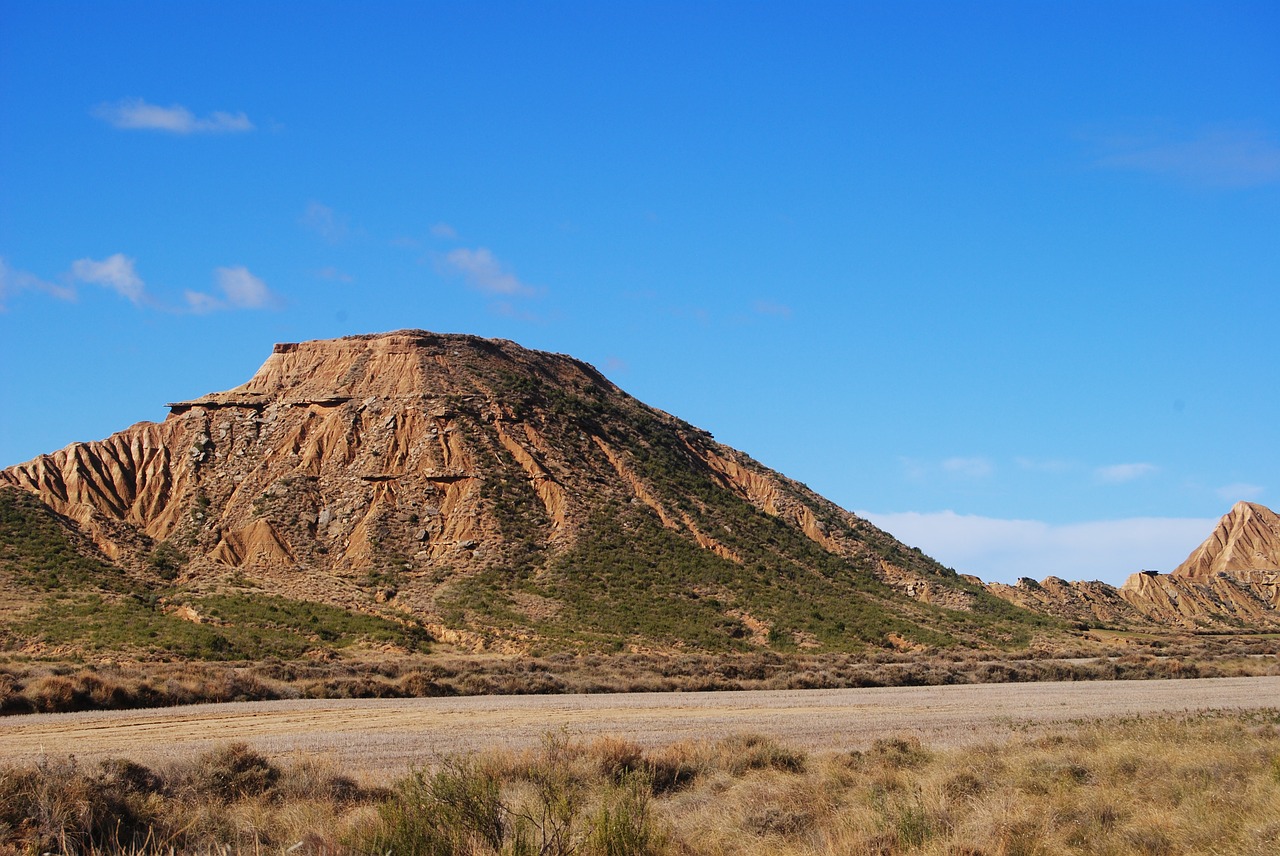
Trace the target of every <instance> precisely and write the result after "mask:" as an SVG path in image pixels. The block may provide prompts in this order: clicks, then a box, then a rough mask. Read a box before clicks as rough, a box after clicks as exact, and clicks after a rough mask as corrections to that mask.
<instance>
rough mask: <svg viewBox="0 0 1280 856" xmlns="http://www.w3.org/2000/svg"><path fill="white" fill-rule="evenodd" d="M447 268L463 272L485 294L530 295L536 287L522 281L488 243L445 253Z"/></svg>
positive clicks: (445, 265)
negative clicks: (486, 246) (494, 252)
mask: <svg viewBox="0 0 1280 856" xmlns="http://www.w3.org/2000/svg"><path fill="white" fill-rule="evenodd" d="M444 268H445V270H446V271H448V272H451V273H457V274H461V275H462V277H463V278H464V279H465V280H466V281H467V284H468V285H470V286H471V287H472V288H474V289H475V290H476V291H482V292H484V293H485V294H504V295H508V296H512V297H529V296H531V295H533V294H534V293H535V292H536V290H535V289H534V288H533V287H531V286H529V285H526V284H525V283H523V282H521V281H520V280H519V279H518V278H517V277H516V275H515V274H513V273H511V272H510V271H509V270H507V269H506V268H505V267H504V266H503V265H502V263H500V262H499V261H498V259H497V257H496V256H494V254H493V253H491V252H490V251H489V250H487V249H485V248H484V247H479V248H477V249H474V250H469V249H466V248H464V247H459V248H458V249H456V250H451V251H450V252H449V253H448V254H446V255H445V257H444Z"/></svg>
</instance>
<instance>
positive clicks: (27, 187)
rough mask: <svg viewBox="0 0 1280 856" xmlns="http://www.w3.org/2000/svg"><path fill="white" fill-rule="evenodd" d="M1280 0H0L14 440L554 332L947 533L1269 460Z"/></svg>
mask: <svg viewBox="0 0 1280 856" xmlns="http://www.w3.org/2000/svg"><path fill="white" fill-rule="evenodd" d="M1278 40H1280V6H1276V5H1275V4H1274V3H1269V2H1260V3H1230V2H1214V3H1177V2H1150V3H1132V2H1130V3H1126V2H1105V3H1090V2H1071V3H1066V2H1036V3H1030V2H1017V3H997V2H986V3H966V2H937V3H934V2H910V0H906V2H886V3H856V2H850V3H786V4H783V3H763V4H762V3H737V2H735V3H729V2H725V3H626V2H622V3H558V2H543V3H534V2H528V3H483V2H481V3H432V2H413V3H366V4H354V3H313V4H296V3H282V2H280V3H269V2H268V3H229V2H224V3H216V4H205V3H198V2H197V3H182V4H176V3H127V2H124V3H97V2H86V3H65V2H48V3H38V4H37V3H27V2H21V3H19V2H11V0H0V465H9V464H13V463H18V462H20V461H24V460H27V459H29V458H32V457H34V456H36V455H38V454H40V453H41V452H45V451H51V450H54V449H57V448H60V447H62V446H63V445H65V444H67V443H69V442H72V441H76V440H91V439H98V438H101V437H105V436H107V435H108V434H110V433H112V432H113V431H116V430H120V429H122V428H124V427H126V426H128V425H129V424H131V423H133V422H135V421H138V420H140V419H160V418H163V417H164V415H165V413H166V410H165V408H164V406H163V405H164V403H165V402H167V401H173V400H178V399H182V398H186V397H191V396H196V395H200V394H203V393H205V392H209V391H213V390H221V389H227V388H230V387H232V386H235V385H237V384H239V383H241V382H243V381H244V380H246V379H248V377H249V376H250V375H251V374H252V373H253V371H254V370H255V369H256V368H257V366H258V365H260V364H261V362H262V361H263V360H264V359H265V358H266V356H267V354H268V353H269V352H270V348H271V345H272V344H273V343H275V342H278V341H298V340H303V339H313V338H327V337H333V336H340V335H346V334H352V333H365V332H374V331H382V330H392V329H399V328H406V327H421V328H426V329H430V330H437V331H441V332H469V333H476V334H480V335H485V336H496V337H502V338H508V339H513V340H515V341H517V342H519V343H521V344H524V345H526V346H528V347H533V348H539V349H545V350H551V351H557V352H561V353H569V354H572V355H574V356H577V357H580V358H582V359H585V360H587V361H589V362H591V363H593V364H594V365H596V366H597V367H599V368H600V369H601V370H603V371H604V372H605V373H606V374H608V375H609V376H610V377H611V378H612V379H613V380H614V381H615V382H617V383H618V384H619V385H620V386H622V387H623V388H624V389H626V390H627V391H629V392H631V393H632V394H633V395H635V396H637V397H638V398H641V399H642V400H644V401H647V402H649V403H650V404H653V405H655V406H657V407H661V408H663V409H665V410H667V411H670V412H672V413H675V414H677V415H679V416H681V417H682V418H684V419H687V420H688V421H690V422H692V423H694V424H696V425H699V426H701V427H704V428H706V429H708V430H710V431H712V432H713V433H714V434H715V435H716V436H717V438H718V439H720V440H722V441H723V442H726V443H729V444H730V445H733V446H735V447H737V448H740V449H742V450H744V451H746V452H748V453H750V454H751V455H753V456H754V457H756V458H757V459H759V460H760V461H762V462H763V463H765V464H767V465H769V466H771V467H773V468H775V469H777V470H780V471H782V472H784V473H786V474H788V475H790V476H792V477H794V478H797V479H799V480H801V481H803V482H805V483H807V484H808V485H809V486H810V487H812V488H814V489H816V490H818V491H819V492H820V493H822V494H824V495H826V496H828V497H829V498H831V499H833V500H834V501H836V502H838V503H840V504H841V505H843V506H845V507H846V508H849V509H851V510H856V511H859V512H861V513H866V514H867V515H868V516H870V517H871V518H872V519H873V520H875V521H877V522H879V523H881V524H882V525H885V526H886V527H887V528H888V529H889V530H890V531H891V532H893V533H894V534H896V535H898V536H899V537H901V538H903V539H904V540H906V541H908V543H912V544H915V545H918V546H920V547H922V548H923V549H925V550H926V552H930V553H931V554H933V555H935V556H937V557H938V558H939V559H941V560H943V561H944V562H946V563H947V564H950V565H952V566H954V567H956V568H957V569H958V570H962V571H967V572H971V573H977V574H979V575H980V576H983V577H984V578H986V579H1004V580H1013V579H1016V578H1017V577H1018V576H1023V575H1026V576H1033V577H1036V578H1041V577H1043V576H1045V575H1047V574H1051V573H1052V574H1057V575H1060V576H1065V577H1068V578H1073V579H1104V580H1108V581H1112V582H1119V581H1121V580H1123V578H1124V577H1125V575H1127V574H1128V573H1129V572H1131V571H1135V570H1138V569H1139V568H1144V567H1145V568H1155V569H1160V570H1170V569H1171V568H1172V567H1173V566H1174V565H1175V564H1177V562H1178V561H1180V560H1181V559H1182V558H1184V557H1185V556H1186V554H1187V553H1188V552H1190V550H1191V549H1192V548H1194V547H1195V546H1196V544H1198V543H1199V541H1200V540H1201V539H1202V538H1203V537H1204V536H1205V535H1207V534H1208V530H1209V527H1210V526H1212V524H1213V522H1214V521H1215V520H1216V518H1217V517H1218V516H1219V515H1221V514H1223V513H1225V512H1226V510H1227V509H1228V508H1230V506H1231V504H1232V503H1233V502H1235V501H1236V500H1240V499H1249V500H1254V501H1258V502H1262V503H1270V504H1272V505H1273V506H1276V505H1280V459H1278V456H1277V451H1276V450H1277V444H1276V442H1275V438H1276V426H1277V425H1280V405H1278V403H1277V393H1276V390H1277V382H1276V349H1275V341H1276V339H1275V332H1276V329H1277V321H1280V297H1278V296H1277V295H1278V294H1280V51H1277V50H1276V49H1275V45H1276V44H1277V41H1278Z"/></svg>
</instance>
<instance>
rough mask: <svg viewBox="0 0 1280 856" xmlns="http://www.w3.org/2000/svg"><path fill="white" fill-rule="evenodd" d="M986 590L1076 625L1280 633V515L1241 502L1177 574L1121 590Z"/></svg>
mask: <svg viewBox="0 0 1280 856" xmlns="http://www.w3.org/2000/svg"><path fill="white" fill-rule="evenodd" d="M988 589H989V590H990V591H991V592H992V593H993V594H996V595H997V596H999V597H1003V598H1005V599H1006V600H1008V601H1010V602H1012V603H1016V604H1018V605H1019V606H1022V607H1024V608H1026V609H1032V610H1036V611H1038V612H1043V613H1046V614H1049V615H1055V616H1059V617H1062V618H1067V619H1070V620H1074V621H1086V622H1095V621H1096V622H1102V623H1104V624H1110V625H1125V624H1139V625H1141V624H1148V625H1163V626H1177V627H1184V628H1187V629H1197V628H1203V629H1231V628H1240V627H1252V628H1274V627H1277V626H1280V516H1277V515H1276V514H1275V512H1273V511H1271V509H1269V508H1266V507H1265V506H1262V505H1257V504H1255V503H1251V502H1238V503H1236V505H1235V506H1234V507H1233V508H1232V509H1231V511H1230V512H1228V513H1227V514H1226V515H1225V516H1223V518H1222V519H1221V520H1220V521H1219V522H1218V525H1217V527H1215V528H1214V530H1213V532H1212V533H1211V534H1210V535H1209V537H1208V538H1207V539H1205V541H1204V543H1203V544H1201V545H1200V546H1199V547H1197V548H1196V549H1195V550H1194V551H1193V552H1192V553H1191V555H1190V556H1188V557H1187V559H1186V561H1184V562H1183V563H1182V564H1181V565H1179V566H1178V567H1177V568H1175V569H1174V570H1173V572H1172V573H1169V574H1160V573H1156V572H1155V571H1142V572H1140V573H1136V574H1132V575H1130V577H1129V578H1128V579H1127V580H1125V583H1124V585H1122V586H1120V588H1118V589H1117V588H1113V587H1112V586H1109V585H1106V584H1105V583H1100V582H1070V583H1069V582H1064V581H1063V580H1060V579H1057V578H1056V577H1050V578H1049V579H1046V580H1044V581H1043V582H1040V583H1037V582H1035V581H1034V580H1030V579H1024V580H1020V581H1019V582H1018V584H1017V585H1016V586H1007V585H1000V584H992V585H989V586H988Z"/></svg>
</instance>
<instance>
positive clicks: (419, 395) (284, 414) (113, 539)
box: [0, 330, 1002, 649]
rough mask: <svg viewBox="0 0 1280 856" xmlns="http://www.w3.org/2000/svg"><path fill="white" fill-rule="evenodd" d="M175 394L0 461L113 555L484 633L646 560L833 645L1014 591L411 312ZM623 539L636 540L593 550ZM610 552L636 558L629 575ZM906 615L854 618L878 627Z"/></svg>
mask: <svg viewBox="0 0 1280 856" xmlns="http://www.w3.org/2000/svg"><path fill="white" fill-rule="evenodd" d="M170 408H171V413H170V415H169V417H168V418H167V419H166V420H165V421H164V422H163V423H160V424H154V423H146V422H144V423H139V424H137V425H135V426H133V427H132V428H129V429H127V430H125V431H122V432H120V433H118V434H115V435H113V436H111V437H109V438H107V439H106V440H102V441H98V442H88V443H75V444H72V445H71V446H68V447H67V448H65V449H63V450H61V451H59V452H55V453H52V454H48V455H42V456H41V457H39V458H37V459H35V460H33V461H30V462H27V463H25V464H20V465H18V466H14V467H10V468H8V469H6V470H3V471H0V485H2V484H9V485H13V486H16V487H19V488H22V489H24V490H26V491H30V492H32V493H34V494H36V495H37V496H39V497H40V499H41V500H42V501H43V502H44V503H46V504H47V505H48V506H49V507H50V508H52V509H53V510H54V511H56V512H57V513H58V514H60V515H62V516H64V517H65V518H67V519H69V520H72V521H74V522H75V523H76V525H77V526H78V527H79V528H80V530H81V531H82V532H83V533H85V534H86V535H87V536H88V537H89V538H90V539H92V541H93V543H94V544H95V545H96V546H97V548H98V549H100V550H101V551H102V552H103V553H105V554H106V555H107V556H109V557H111V558H112V559H113V560H115V561H117V562H120V563H121V564H122V565H125V566H129V565H133V566H136V565H138V564H139V563H141V562H143V561H144V560H145V559H146V557H147V556H148V555H150V554H151V553H153V552H154V551H155V550H156V549H157V547H158V545H171V546H172V547H174V548H176V549H177V550H180V551H181V554H182V555H183V557H184V559H185V563H184V565H183V567H182V568H181V573H180V575H179V577H178V579H177V581H176V582H177V584H178V585H179V586H180V587H181V590H183V591H188V592H198V591H202V590H212V589H215V588H217V587H219V586H225V585H227V584H233V585H246V584H249V583H251V584H252V585H253V586H255V587H257V588H258V589H261V590H262V591H266V592H272V593H277V594H281V595H286V596H289V597H294V598H303V599H308V600H315V601H321V602H328V603H333V604H336V605H340V606H343V607H344V608H351V609H371V608H374V609H377V608H387V609H391V608H394V609H397V610H401V611H405V612H407V613H411V614H413V615H414V616H416V617H418V618H419V619H422V620H426V621H428V622H434V624H431V625H430V626H432V627H433V629H434V632H436V634H437V636H438V638H448V639H451V640H454V641H457V642H459V643H464V642H469V643H471V644H474V645H482V644H484V645H488V644H491V643H492V644H496V645H497V646H498V647H502V646H504V645H505V646H515V648H516V649H519V648H521V647H527V646H528V645H529V644H532V643H531V640H533V639H535V638H537V637H539V636H542V635H545V634H546V633H547V632H553V631H554V632H558V631H555V628H557V627H559V628H560V630H563V631H564V632H565V633H570V634H572V632H576V631H575V630H574V629H573V628H574V627H577V625H573V621H575V620H585V619H583V616H586V615H595V614H596V613H597V612H603V611H605V610H606V606H607V604H606V603H605V602H604V601H607V600H608V599H609V598H611V597H613V598H616V597H618V596H619V595H618V594H617V593H616V588H617V587H618V586H632V587H634V586H637V585H639V583H637V582H636V581H635V579H634V577H635V576H636V574H641V575H644V574H648V573H649V572H650V571H653V572H654V573H656V574H658V576H656V577H654V579H653V580H652V581H650V582H648V583H646V585H649V586H650V587H651V588H653V589H654V590H655V591H657V590H658V589H661V594H655V597H663V598H668V599H670V598H679V597H688V598H693V599H695V600H698V601H699V608H701V609H703V610H704V613H705V614H707V615H712V614H714V615H717V616H720V617H721V618H722V619H723V621H722V625H723V626H722V628H721V629H722V631H723V633H724V634H727V635H728V636H729V637H730V638H732V639H735V640H744V639H751V640H757V641H758V640H760V639H770V638H772V639H773V643H772V644H782V645H801V646H802V647H803V646H806V645H810V646H820V645H822V644H828V645H834V646H836V647H839V646H840V645H841V644H844V643H841V642H839V641H836V640H839V639H841V638H848V639H854V638H856V633H855V630H854V629H853V628H850V627H849V622H850V621H861V618H862V617H863V616H864V615H866V614H870V613H873V612H875V610H876V609H880V608H881V607H885V608H891V609H892V610H894V611H895V612H897V613H900V614H901V621H902V627H901V628H900V629H899V630H894V631H893V633H894V634H896V635H897V637H898V638H903V637H904V635H905V637H910V636H911V632H912V628H928V627H934V626H936V625H938V624H939V623H941V624H943V625H946V624H947V621H940V620H939V619H938V617H937V614H936V610H937V609H947V610H953V611H959V612H973V611H974V610H975V609H976V610H977V611H979V612H992V611H994V612H996V613H1000V612H1001V609H1002V608H1001V607H998V606H996V605H995V604H999V603H1001V602H1000V601H997V600H995V599H993V598H991V597H990V596H989V595H988V594H987V593H986V592H985V591H983V590H982V588H981V587H980V586H976V585H973V584H971V583H968V582H966V581H965V580H962V579H960V578H958V577H957V576H956V575H955V574H954V572H951V571H950V570H949V569H946V568H942V567H941V566H939V565H938V564H937V563H936V562H933V561H932V560H930V559H928V558H927V557H924V556H923V555H921V554H920V553H919V551H914V550H911V549H908V548H906V547H904V546H903V545H902V544H900V543H898V542H897V541H895V540H894V539H893V538H892V537H890V536H889V535H887V534H886V533H884V532H881V531H880V530H878V529H876V528H875V527H873V526H872V525H871V524H869V523H868V522H866V521H864V520H862V519H860V518H858V517H856V516H854V515H852V514H850V513H848V512H846V511H844V510H842V509H840V508H838V507H837V506H835V505H834V504H832V503H831V502H829V501H827V500H825V499H823V498H822V497H820V496H818V495H816V494H814V493H813V492H812V491H809V490H808V489H807V488H805V487H804V486H803V485H800V484H798V483H797V482H794V481H792V480H790V479H787V478H785V477H784V476H781V475H779V474H778V473H776V472H773V471H772V470H769V469H767V468H766V467H763V466H761V465H760V464H758V463H757V462H755V461H753V460H752V459H751V458H749V457H748V456H746V455H744V454H742V453H741V452H738V451H736V450H734V449H731V448H729V447H727V446H724V445H722V444H719V443H717V442H715V441H714V440H713V439H712V438H711V436H710V435H709V434H707V433H706V432H705V431H701V430H699V429H697V428H694V427H693V426H690V425H688V424H687V423H684V422H682V421H681V420H679V419H677V418H675V417H673V416H670V415H669V414H666V413H663V412H661V411H658V410H655V409H653V408H651V407H648V406H646V405H644V404H642V403H640V402H638V401H636V400H635V399H633V398H631V397H630V396H628V395H626V393H624V392H622V391H621V390H620V389H618V388H617V387H616V386H614V385H613V384H612V383H610V382H609V381H608V380H607V379H606V378H605V377H604V376H603V375H601V374H600V373H599V372H597V371H596V370H595V369H594V368H592V367H591V366H589V365H586V364H585V363H582V362H579V361H577V360H574V359H572V358H569V357H566V356H562V355H556V354H548V353H542V352H535V351H529V350H526V349H524V348H521V347H519V346H518V345H515V344H514V343H511V342H506V341H501V340H487V339H482V338H478V337H474V336H465V335H442V334H434V333H429V332H425V331H420V330H406V331H399V332H395V333H388V334H381V335H369V336H352V337H347V338H343V339H336V340H327V341H312V342H303V343H297V344H284V345H277V346H276V348H275V350H274V352H273V353H272V354H271V356H270V357H269V358H268V360H267V361H266V362H265V363H264V364H263V366H262V367H261V368H260V369H259V370H258V372H257V373H256V374H255V375H254V376H253V377H252V378H251V379H250V380H249V381H248V382H247V383H245V384H244V385H242V386H239V387H236V388H235V389H232V390H229V391H227V392H220V393H213V394H210V395H206V396H203V397H201V398H197V399H193V400H190V401H181V402H176V403H174V404H172V405H170ZM628 532H629V533H630V534H629V535H628V534H627V533H628ZM628 539H630V542H629V543H628ZM613 540H617V541H618V550H619V551H620V552H619V553H617V554H614V555H613V557H612V558H609V557H606V556H603V555H601V554H599V550H598V549H597V548H598V545H599V544H602V543H610V542H611V541H613ZM806 545H807V546H806ZM690 549H691V550H694V552H695V553H697V552H699V551H701V553H702V554H704V555H706V556H714V557H715V559H714V561H712V560H709V559H705V558H697V557H696V556H694V555H693V554H690V553H689V552H688V550H690ZM593 551H594V552H593ZM646 551H647V552H646ZM619 555H624V556H625V558H626V560H627V561H629V562H633V563H635V568H636V570H635V571H634V572H629V573H630V576H629V577H628V578H625V579H624V578H622V577H620V576H618V575H619V574H621V571H620V570H618V569H619V568H621V567H622V564H621V563H620V561H619V559H618V556H619ZM655 569H656V570H655ZM663 573H665V574H666V575H667V576H666V577H662V578H661V579H659V577H661V574H663ZM681 574H684V575H686V576H687V577H689V578H687V579H685V580H683V581H680V580H679V579H678V578H679V576H680V575H681ZM575 575H577V576H575ZM824 575H825V576H824ZM762 576H763V577H769V578H773V577H785V578H791V579H797V578H799V579H803V580H807V581H809V582H806V583H805V585H810V584H812V585H813V586H814V591H815V592H817V593H818V594H817V595H815V596H817V597H818V598H819V599H822V598H824V597H826V598H830V599H832V602H833V603H837V599H836V596H837V594H839V595H840V597H842V598H844V600H845V601H847V602H848V604H850V605H847V606H845V607H839V606H838V605H836V606H832V607H831V608H830V609H828V610H827V611H828V612H831V611H832V610H837V611H838V610H840V609H844V610H846V611H848V610H853V612H852V613H850V614H849V615H848V616H847V617H846V618H839V619H838V620H837V619H835V618H832V617H831V616H830V615H826V616H821V615H820V616H819V618H805V619H803V620H801V619H800V618H797V617H796V616H798V615H799V612H800V607H799V606H796V605H794V604H790V605H789V606H788V608H787V609H788V615H790V616H791V617H790V618H785V617H784V616H783V614H782V610H781V607H778V606H777V605H776V603H775V600H774V599H773V598H776V595H768V596H767V595H766V594H764V593H763V592H761V593H755V594H747V593H744V591H742V590H741V589H743V588H744V587H745V588H751V589H752V591H754V589H753V588H752V586H754V583H753V582H752V581H753V580H759V579H760V578H761V577H762ZM672 577H674V578H675V579H674V581H673V580H672V579H669V578H672ZM824 579H825V580H826V582H823V583H822V584H821V585H819V581H820V580H824ZM831 579H837V580H839V581H840V582H839V585H834V586H833V584H832V583H831V582H830V580H831ZM664 580H665V581H664ZM769 584H770V585H776V580H774V581H772V582H770V583H769ZM592 585H594V586H598V587H599V591H596V590H595V589H590V586H592ZM584 586H586V588H585V589H584ZM611 586H612V587H614V590H612V593H611V589H610V587H611ZM824 586H825V587H824ZM801 588H803V586H801ZM584 590H591V591H592V592H593V594H592V595H591V597H590V598H588V597H586V596H585V595H583V594H582V592H583V591H584ZM841 593H843V594H841ZM782 597H783V598H784V599H786V598H787V597H790V598H791V599H793V600H794V599H795V598H796V597H798V595H797V594H793V595H790V596H788V595H785V594H784V595H782ZM592 598H594V599H595V600H596V601H600V603H597V604H596V606H592V605H591V603H590V602H588V601H591V599H592ZM904 603H905V604H917V605H918V606H915V607H907V608H904V607H903V606H902V604H904ZM708 604H710V605H711V606H708ZM870 604H874V605H875V607H874V609H873V607H872V606H871V605H870ZM378 605H383V606H378ZM808 609H809V611H810V612H812V613H813V614H815V615H819V613H820V610H819V609H818V607H817V606H811V607H809V608H808ZM592 610H595V612H593V611H592ZM707 610H710V611H707ZM859 610H861V611H859ZM770 612H772V613H773V615H772V617H770V615H767V614H763V613H770ZM854 613H856V614H854ZM842 614H843V613H842ZM575 615H576V616H577V618H576V619H574V618H572V616H575ZM654 620H655V621H657V622H658V624H659V625H661V623H662V621H663V620H666V619H661V620H660V617H654ZM716 620H717V621H719V620H720V619H716ZM824 622H825V623H824ZM599 623H600V622H597V624H599ZM891 623H892V622H890V621H889V620H888V619H887V618H884V617H883V616H881V618H880V619H878V623H875V628H872V629H867V628H865V627H864V628H862V630H861V631H859V632H861V633H862V636H863V637H866V636H875V635H877V634H879V635H881V636H885V637H886V638H887V636H888V635H890V633H889V630H886V629H885V628H887V627H889V624H891ZM961 623H963V622H961ZM570 625H573V627H571V626H570ZM783 625H786V626H787V627H788V629H787V631H786V632H785V633H781V632H779V631H781V629H782V626H783ZM881 625H883V627H881ZM548 628H551V630H549V629H548ZM607 631H608V628H607V627H606V628H603V629H601V630H600V632H602V633H603V632H607ZM771 631H773V636H772V637H771V636H770V632H771ZM921 632H922V633H925V635H927V632H926V631H924V630H922V631H921ZM944 632H945V631H944ZM984 632H985V631H984ZM824 634H825V636H826V638H828V639H829V641H828V642H827V643H823V642H821V641H819V640H820V639H822V638H824ZM495 639H496V640H497V642H495V641H494V640H495ZM504 640H505V641H504ZM672 641H673V640H671V639H670V638H668V639H667V642H668V643H670V642H672Z"/></svg>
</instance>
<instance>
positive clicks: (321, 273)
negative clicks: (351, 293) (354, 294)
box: [316, 265, 355, 282]
mask: <svg viewBox="0 0 1280 856" xmlns="http://www.w3.org/2000/svg"><path fill="white" fill-rule="evenodd" d="M316 276H318V277H320V278H321V279H327V280H329V281H330V282H355V277H353V276H352V275H351V274H349V273H347V272H345V271H342V270H339V269H338V268H336V267H334V266H333V265H329V266H327V267H322V268H320V270H318V271H316Z"/></svg>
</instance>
